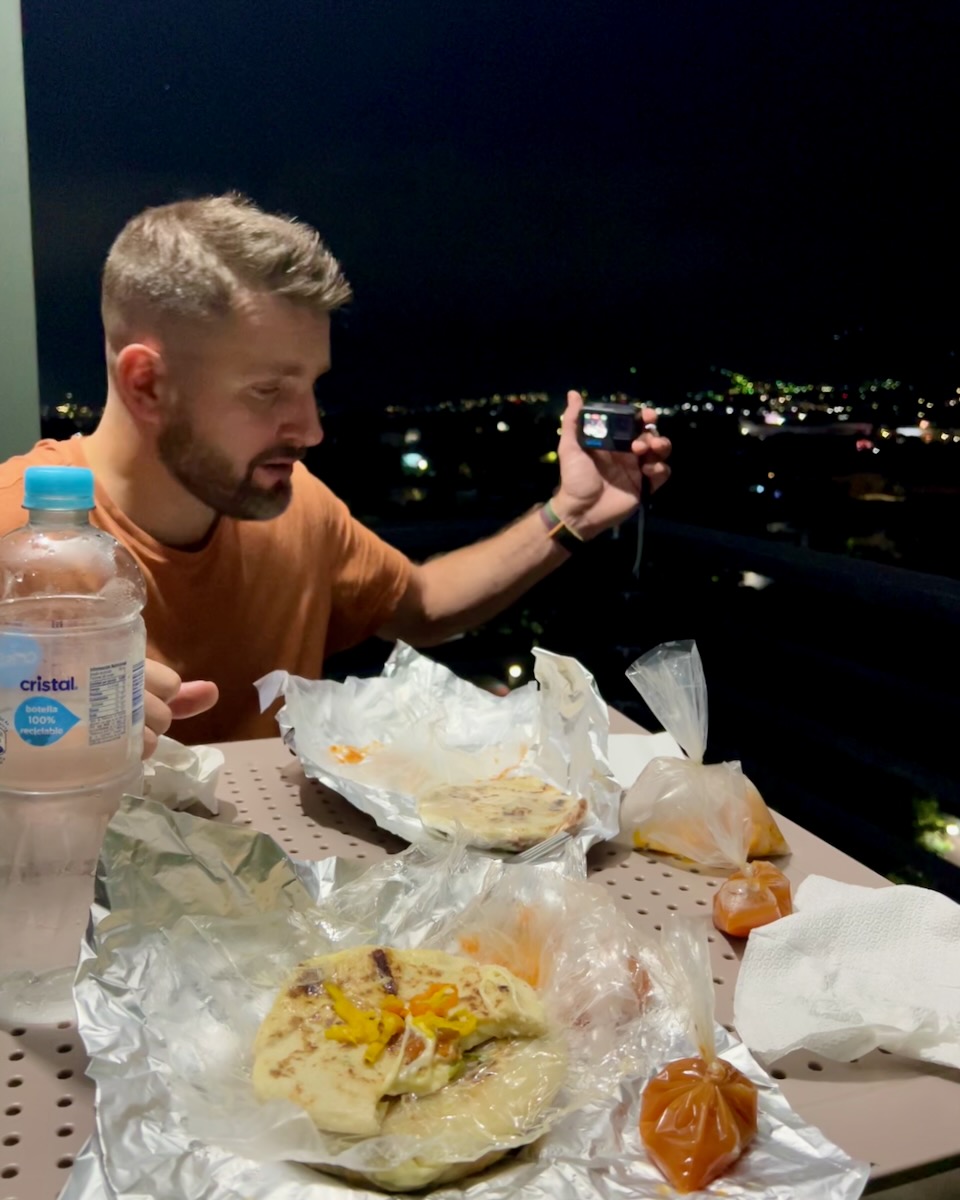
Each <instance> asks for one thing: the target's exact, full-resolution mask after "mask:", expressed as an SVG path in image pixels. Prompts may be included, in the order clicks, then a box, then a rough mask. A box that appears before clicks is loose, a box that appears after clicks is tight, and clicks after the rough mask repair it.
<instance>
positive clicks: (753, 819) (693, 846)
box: [621, 641, 789, 868]
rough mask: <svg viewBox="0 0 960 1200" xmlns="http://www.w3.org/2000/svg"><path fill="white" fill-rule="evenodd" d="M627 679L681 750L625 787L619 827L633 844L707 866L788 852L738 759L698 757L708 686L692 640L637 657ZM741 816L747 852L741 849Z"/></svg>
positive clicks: (703, 737)
mask: <svg viewBox="0 0 960 1200" xmlns="http://www.w3.org/2000/svg"><path fill="white" fill-rule="evenodd" d="M627 677H628V678H629V680H630V682H631V683H632V684H633V685H634V687H635V688H636V689H637V691H638V692H639V693H640V695H641V696H642V697H643V699H644V700H645V701H646V703H647V705H648V707H649V708H650V710H651V712H653V714H654V715H655V716H656V717H657V719H658V720H659V721H660V722H661V724H662V725H663V727H664V728H665V729H666V730H667V731H668V732H669V733H671V734H672V735H673V737H674V738H675V739H676V740H677V742H679V744H680V746H681V747H682V748H683V750H684V752H685V753H686V755H687V758H655V759H653V760H652V762H650V763H649V764H648V765H647V767H646V769H645V770H644V772H643V773H642V775H641V776H640V778H639V779H638V780H637V781H636V783H634V785H633V787H632V788H630V790H629V791H628V793H627V795H626V797H625V799H624V802H623V808H622V811H621V828H623V829H625V830H629V831H630V832H631V834H632V836H633V844H634V845H635V846H636V847H638V848H639V849H645V850H656V851H660V852H662V853H666V854H674V855H676V856H678V857H680V858H687V859H691V860H692V861H693V862H696V863H700V864H701V865H703V866H707V867H725V868H730V867H739V866H741V865H742V864H743V863H744V862H745V861H746V860H747V859H748V858H756V857H763V856H766V855H778V854H786V853H788V852H789V847H788V845H787V843H786V840H785V839H784V836H783V834H782V833H781V832H780V829H779V828H778V826H777V823H776V821H775V820H774V819H773V816H772V814H771V813H770V810H769V809H768V808H767V806H766V804H764V802H763V799H762V797H761V796H760V793H759V792H758V791H757V789H756V787H754V785H753V784H752V783H751V782H750V780H749V779H747V777H746V776H745V775H744V774H743V772H742V771H741V769H740V764H739V763H738V762H725V763H715V764H713V765H710V766H707V765H705V764H704V762H703V759H704V753H705V751H706V746H707V685H706V680H705V679H704V674H703V664H702V663H701V661H700V654H699V652H698V650H697V646H696V643H695V642H692V641H684V642H664V643H663V645H660V646H657V647H655V648H654V649H653V650H651V651H649V652H648V653H647V654H644V655H643V656H642V657H641V658H638V659H637V661H636V662H635V663H633V665H632V666H631V667H630V668H629V669H628V670H627ZM744 822H746V843H745V853H744V852H742V851H741V850H740V848H739V843H740V841H741V838H742V836H743V834H742V832H741V830H742V828H743V823H744ZM731 834H732V835H733V838H731ZM731 841H732V844H733V845H734V846H735V849H734V850H733V852H731V848H730V847H731Z"/></svg>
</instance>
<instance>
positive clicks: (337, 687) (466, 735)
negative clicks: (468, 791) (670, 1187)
mask: <svg viewBox="0 0 960 1200" xmlns="http://www.w3.org/2000/svg"><path fill="white" fill-rule="evenodd" d="M534 656H535V659H536V667H535V675H536V679H537V682H536V683H534V682H530V683H528V684H526V685H525V686H524V687H521V688H516V689H515V690H514V691H512V692H510V693H509V694H508V695H506V696H494V695H491V693H489V692H486V691H484V690H483V689H482V688H479V687H477V686H476V685H474V684H472V683H469V682H468V681H467V680H465V679H461V678H460V677H459V676H457V675H455V674H454V673H453V672H452V671H451V670H449V669H448V668H447V667H445V666H443V665H442V664H441V663H438V662H435V661H434V660H433V659H430V658H427V657H426V656H425V655H422V654H419V653H418V652H417V651H416V650H414V649H413V648H412V647H411V646H408V645H406V644H405V643H403V642H398V643H397V645H396V647H395V648H394V650H393V652H392V654H391V655H390V658H389V659H388V660H387V663H386V665H385V666H384V669H383V672H382V674H381V675H379V676H377V677H376V678H373V679H355V678H352V677H351V678H349V679H347V680H345V681H344V682H343V683H337V682H335V681H334V680H329V679H321V680H308V679H301V678H299V677H298V676H295V675H289V674H287V673H286V672H285V671H274V672H273V673H272V674H270V675H267V676H265V678H263V679H261V680H259V681H258V683H257V688H258V691H259V693H260V705H261V708H262V709H266V708H267V707H269V705H271V704H272V703H273V702H274V701H275V700H276V699H277V698H278V697H279V696H282V697H283V699H284V705H283V708H282V709H281V710H280V712H279V713H278V715H277V722H278V724H279V726H280V732H281V734H282V736H283V738H284V741H285V742H286V743H287V745H288V746H290V747H291V749H293V750H294V751H295V752H296V754H297V755H298V757H299V758H300V762H301V763H302V765H303V770H304V773H305V774H306V775H307V776H308V777H309V778H311V779H317V780H319V781H320V782H321V783H323V784H325V785H326V786H327V787H329V788H332V789H333V791H335V792H338V793H339V794H340V795H341V796H343V797H344V798H345V799H347V800H348V801H349V802H350V803H351V804H353V805H354V806H355V807H356V808H359V809H360V810H361V812H365V813H367V815H368V816H371V817H373V819H374V820H375V821H376V823H377V824H378V825H379V826H380V827H381V828H382V829H387V830H389V831H390V832H391V833H394V834H396V835H397V836H398V837H402V838H404V839H405V840H406V841H408V842H416V841H419V840H422V838H423V837H424V826H423V823H422V822H421V820H420V818H419V816H418V815H417V803H416V797H417V795H419V794H422V793H423V792H425V791H428V790H429V789H430V788H433V787H437V786H438V785H441V784H445V783H473V782H475V781H476V780H478V779H492V778H494V777H495V776H498V775H502V774H506V773H509V772H513V773H529V774H533V775H537V776H539V777H541V778H543V779H546V780H547V781H548V782H549V783H552V784H553V785H554V786H555V787H558V788H559V789H560V790H561V791H563V792H565V793H567V794H568V795H572V796H577V797H582V798H583V799H585V800H586V801H587V806H588V811H587V817H586V820H585V821H584V822H583V824H582V825H581V827H580V829H579V830H578V832H577V834H576V840H577V841H578V842H579V843H580V845H581V846H582V847H583V849H584V850H587V849H589V848H590V847H591V846H592V845H594V844H595V843H596V842H600V841H606V840H608V839H610V838H613V837H615V836H616V835H617V833H618V831H619V829H620V800H621V798H622V795H623V789H622V788H621V786H620V784H619V783H618V782H617V781H616V779H615V778H614V777H613V773H612V771H611V770H610V765H609V763H608V760H607V737H608V733H609V714H608V710H607V705H606V703H605V702H604V700H603V698H602V697H601V695H600V693H599V691H598V690H597V685H596V683H595V681H594V679H593V676H592V675H591V674H590V673H589V671H587V670H586V669H585V668H584V667H583V666H581V665H580V663H578V662H577V661H576V659H573V658H568V657H565V656H563V655H560V654H553V653H551V652H550V651H547V650H541V649H536V650H534ZM538 684H539V686H538Z"/></svg>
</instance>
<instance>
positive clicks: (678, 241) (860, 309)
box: [23, 0, 960, 405]
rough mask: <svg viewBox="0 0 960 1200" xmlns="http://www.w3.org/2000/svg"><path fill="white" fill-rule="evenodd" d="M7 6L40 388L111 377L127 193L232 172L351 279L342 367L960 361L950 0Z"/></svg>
mask: <svg viewBox="0 0 960 1200" xmlns="http://www.w3.org/2000/svg"><path fill="white" fill-rule="evenodd" d="M23 12H24V24H25V43H24V46H25V58H26V72H27V107H28V119H29V135H30V149H31V169H32V188H33V204H34V239H35V256H36V264H37V285H38V310H39V323H40V352H41V373H42V384H43V391H44V397H45V399H48V400H49V399H50V398H54V397H55V396H56V394H57V393H59V392H62V391H64V390H67V389H73V390H78V389H79V390H80V391H81V392H82V393H83V396H84V398H86V399H90V400H93V401H99V399H100V398H101V393H102V370H101V367H100V358H101V348H100V335H99V326H98V314H97V289H98V278H97V277H98V271H99V267H100V264H101V261H102V258H103V255H104V254H105V252H106V249H107V247H108V245H109V243H110V241H111V239H112V237H113V236H114V235H115V233H116V232H117V230H118V229H119V227H120V226H121V225H122V224H123V222H124V220H125V219H126V218H127V217H128V216H130V215H131V214H132V213H134V212H136V211H137V210H138V209H140V208H142V207H143V206H145V205H146V204H150V203H162V202H164V201H166V200H170V199H175V198H178V197H181V196H187V195H196V194H201V193H204V192H207V191H219V190H224V189H227V188H231V187H233V188H239V189H240V190H243V191H245V192H247V193H248V194H250V195H251V196H253V197H254V198H255V199H256V200H257V201H258V202H260V203H261V204H263V205H264V206H267V207H271V208H276V209H280V210H284V211H287V212H292V213H295V214H296V215H299V216H301V217H303V218H305V219H306V220H309V221H310V222H312V223H313V224H315V225H316V226H317V227H318V228H319V229H320V231H321V233H322V234H323V236H324V237H325V239H326V240H327V242H328V243H329V245H330V246H331V248H332V249H333V251H334V252H335V253H336V254H337V255H338V257H339V258H340V259H341V261H342V263H343V265H344V268H345V270H346V273H347V275H348V277H349V278H350V279H351V282H352V283H353V285H354V289H355V292H356V301H355V303H354V305H353V306H352V308H351V311H350V312H349V313H348V314H345V316H344V319H343V320H342V321H340V323H339V324H340V327H339V329H338V330H337V333H336V335H335V336H336V341H335V345H334V372H335V374H334V378H333V379H332V380H331V387H332V389H333V391H332V395H333V396H334V398H337V397H339V398H341V399H342V398H344V397H346V398H349V399H350V400H351V402H355V403H367V404H371V405H379V404H383V403H386V402H389V400H390V399H393V400H409V399H416V398H417V397H424V398H426V397H434V398H437V397H449V398H456V397H458V396H463V395H471V394H480V393H483V392H490V391H494V390H514V389H522V388H526V387H545V388H550V389H560V388H564V387H567V386H577V385H585V386H589V387H592V388H604V389H606V388H618V387H630V386H631V384H632V385H633V387H634V389H636V388H637V387H638V386H643V387H645V388H648V389H649V392H650V394H651V398H652V399H657V397H658V395H660V396H663V398H667V396H666V393H667V392H668V391H669V390H670V389H674V390H675V389H677V388H678V387H695V386H698V385H699V384H700V383H702V382H703V381H704V379H705V375H704V372H705V370H706V368H707V367H708V366H709V364H711V363H715V362H717V363H722V364H724V365H727V366H731V367H735V368H737V369H740V370H743V371H746V372H748V373H760V374H763V373H768V374H770V375H775V376H778V377H780V378H809V377H816V376H820V377H821V378H827V377H829V378H833V379H837V378H838V377H841V376H842V377H855V376H859V377H861V378H862V377H865V376H868V375H869V376H873V375H879V376H881V377H884V376H886V375H888V374H893V375H894V376H896V377H905V378H912V379H915V380H916V381H917V382H918V383H920V384H921V385H924V386H925V385H926V384H927V381H929V382H930V386H940V385H943V386H946V385H948V384H951V383H954V384H960V377H958V378H957V379H956V380H953V375H954V374H957V375H958V376H960V363H957V362H956V360H955V359H953V358H951V357H950V356H951V354H952V352H953V351H954V349H955V348H957V349H960V337H958V336H957V328H956V319H957V305H956V300H955V295H956V280H957V275H958V272H957V267H958V257H960V255H958V238H957V231H956V230H957V218H956V213H955V210H956V191H955V189H954V188H953V185H952V179H953V176H954V174H955V172H956V169H957V168H956V163H955V161H954V160H956V159H957V157H958V154H957V151H958V146H957V134H956V130H957V127H958V119H957V118H958V104H957V99H956V95H957V84H956V78H957V70H958V62H960V5H958V4H956V3H951V2H947V0H943V2H933V3H925V2H924V0H919V2H918V3H912V4H911V3H899V2H889V0H857V2H854V0H834V2H833V3H822V2H821V0H804V2H802V3H801V2H799V0H758V2H755V3H736V2H733V3H720V2H717V3H695V2H693V0H673V2H672V3H669V4H668V3H658V4H654V3H647V2H644V0H623V2H622V3H613V2H610V0H475V2H473V3H468V2H467V0H300V2H295V0H269V2H266V0H263V2H260V0H257V2H251V0H190V2H186V0H162V2H159V0H136V3H133V2H129V0H128V2H126V3H112V4H105V3H96V4H93V3H88V4H78V3H76V0H70V2H66V0H24V4H23ZM630 366H637V367H638V375H637V376H634V377H631V376H630V375H629V374H628V370H629V367H630ZM955 366H956V370H955V369H954V368H955ZM951 390H952V387H951Z"/></svg>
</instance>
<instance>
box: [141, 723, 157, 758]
mask: <svg viewBox="0 0 960 1200" xmlns="http://www.w3.org/2000/svg"><path fill="white" fill-rule="evenodd" d="M158 744H159V738H158V737H157V735H156V734H155V733H154V732H153V730H152V729H151V728H150V726H149V725H145V726H144V729H143V757H144V758H149V757H150V756H151V755H152V754H153V753H155V751H156V749H157V746H158Z"/></svg>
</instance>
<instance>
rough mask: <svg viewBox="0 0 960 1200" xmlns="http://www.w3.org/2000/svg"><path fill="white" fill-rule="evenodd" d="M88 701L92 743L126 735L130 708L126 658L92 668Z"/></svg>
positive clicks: (112, 740) (99, 742)
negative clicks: (123, 660)
mask: <svg viewBox="0 0 960 1200" xmlns="http://www.w3.org/2000/svg"><path fill="white" fill-rule="evenodd" d="M89 705H90V707H89V709H88V712H89V722H90V745H91V746H102V745H103V744H104V742H115V741H116V740H117V738H121V737H123V736H124V734H125V733H126V732H127V713H128V712H129V711H130V693H129V690H128V687H127V664H126V663H125V662H118V663H110V664H109V665H107V666H103V667H91V668H90V693H89Z"/></svg>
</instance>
